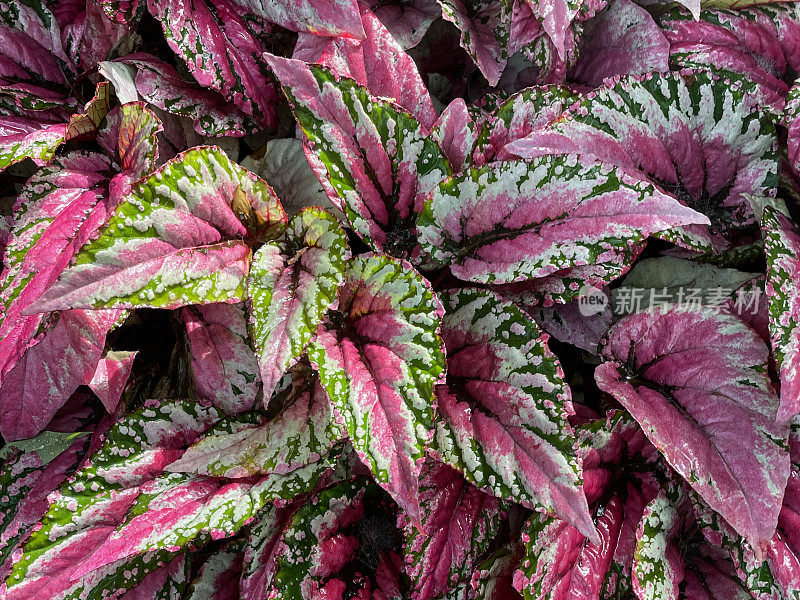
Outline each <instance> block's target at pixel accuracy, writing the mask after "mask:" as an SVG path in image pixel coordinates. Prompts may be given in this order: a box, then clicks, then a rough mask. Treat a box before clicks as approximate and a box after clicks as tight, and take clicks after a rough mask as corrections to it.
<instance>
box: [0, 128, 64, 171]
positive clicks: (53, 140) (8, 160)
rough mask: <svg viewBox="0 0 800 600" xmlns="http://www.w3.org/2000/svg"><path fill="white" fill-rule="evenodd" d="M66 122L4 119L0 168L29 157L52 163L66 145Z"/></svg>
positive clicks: (0, 131)
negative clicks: (56, 154) (58, 151)
mask: <svg viewBox="0 0 800 600" xmlns="http://www.w3.org/2000/svg"><path fill="white" fill-rule="evenodd" d="M66 134H67V124H66V123H55V124H51V123H47V122H46V121H45V122H36V121H32V120H31V119H29V118H27V117H13V116H12V117H0V169H5V168H6V167H9V166H11V165H13V164H16V163H18V162H20V161H22V160H25V159H26V158H30V159H33V161H34V162H35V163H36V164H37V165H44V164H47V163H49V162H50V161H51V160H52V159H53V156H54V155H55V153H56V150H58V148H59V146H61V144H63V143H64V138H65V137H66Z"/></svg>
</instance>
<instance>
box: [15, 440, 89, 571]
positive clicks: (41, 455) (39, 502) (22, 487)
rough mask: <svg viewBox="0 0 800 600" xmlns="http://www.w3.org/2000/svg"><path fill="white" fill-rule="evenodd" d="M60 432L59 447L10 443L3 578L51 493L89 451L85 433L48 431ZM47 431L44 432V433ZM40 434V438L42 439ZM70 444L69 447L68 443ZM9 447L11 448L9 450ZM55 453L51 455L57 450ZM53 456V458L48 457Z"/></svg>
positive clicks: (41, 513)
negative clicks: (18, 445)
mask: <svg viewBox="0 0 800 600" xmlns="http://www.w3.org/2000/svg"><path fill="white" fill-rule="evenodd" d="M45 433H46V434H49V435H47V436H46V437H48V438H51V439H52V437H53V436H54V435H55V436H58V438H59V442H58V446H59V447H58V448H56V449H55V450H54V449H53V444H52V443H50V444H47V445H46V446H45V447H44V448H38V449H33V450H29V451H27V450H24V449H20V448H14V447H13V446H11V445H6V447H5V448H4V449H3V450H4V452H3V454H4V456H2V459H0V460H2V463H1V464H0V515H1V516H0V578H2V579H5V577H6V575H7V574H8V570H9V569H10V568H11V562H10V560H8V559H9V557H10V556H11V555H12V553H13V552H14V551H15V550H16V549H17V548H18V546H19V543H20V541H21V540H23V539H24V538H25V536H26V535H27V534H28V532H29V531H30V529H31V527H33V526H34V525H36V523H37V521H39V519H41V518H42V516H43V515H44V514H45V512H46V511H47V505H48V502H47V497H48V495H49V494H50V493H52V492H53V491H55V489H56V488H58V486H60V485H61V483H62V482H63V481H64V480H65V479H66V478H67V477H68V476H69V475H71V474H72V472H73V471H74V470H75V469H76V468H77V466H78V464H79V463H80V461H81V460H82V459H83V457H84V455H85V454H86V450H87V449H88V446H89V438H88V437H85V436H84V434H74V433H67V434H58V433H57V432H45ZM43 435H44V434H42V436H43ZM42 436H39V437H38V438H37V440H39V441H40V443H39V444H37V445H41V438H42ZM64 444H66V447H64ZM6 450H7V452H6ZM56 451H57V453H56V455H55V456H50V455H49V454H50V453H52V452H56ZM48 459H49V460H48Z"/></svg>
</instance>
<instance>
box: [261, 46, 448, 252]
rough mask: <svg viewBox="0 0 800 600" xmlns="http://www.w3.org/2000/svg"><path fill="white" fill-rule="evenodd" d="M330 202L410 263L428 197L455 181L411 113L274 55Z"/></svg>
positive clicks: (369, 237) (379, 246)
mask: <svg viewBox="0 0 800 600" xmlns="http://www.w3.org/2000/svg"><path fill="white" fill-rule="evenodd" d="M267 60H268V61H269V63H270V66H271V67H272V69H273V70H274V71H275V74H276V75H277V77H278V79H279V80H280V82H281V85H283V90H284V92H285V93H286V95H287V97H288V98H289V102H290V104H291V105H292V108H293V110H294V114H295V117H296V118H297V120H298V122H299V123H300V126H301V127H302V129H303V132H304V134H305V137H306V155H307V156H308V157H309V162H310V163H311V167H312V169H314V172H315V174H316V175H317V177H318V178H319V180H320V182H321V183H322V186H323V188H324V189H325V191H326V193H327V194H328V196H329V198H330V199H331V202H332V203H333V204H334V206H336V207H337V208H339V209H340V210H342V212H344V213H345V215H347V218H348V220H349V221H350V223H351V225H352V226H353V229H354V230H355V231H356V232H357V233H358V234H359V235H360V236H361V237H362V238H364V239H365V240H366V241H367V242H368V243H369V244H370V245H371V246H372V247H373V249H375V250H376V251H379V252H381V251H382V252H387V253H389V254H392V255H397V256H401V257H408V256H409V254H410V253H411V251H412V250H413V249H414V248H415V246H416V233H415V221H416V216H417V213H418V212H419V211H420V210H421V209H422V204H423V200H424V198H425V195H426V194H427V193H428V192H429V191H430V190H431V189H433V188H434V186H435V185H436V184H438V183H439V182H440V181H441V180H442V179H444V178H445V177H447V176H448V175H449V174H450V166H449V165H448V163H447V159H446V158H445V156H444V154H443V153H442V151H441V149H440V148H439V146H438V145H437V144H436V142H435V141H434V140H433V138H431V137H429V136H428V135H426V133H425V132H424V130H423V128H422V125H420V123H419V122H418V121H417V120H416V119H414V117H412V116H411V115H410V114H408V113H406V112H405V111H404V110H402V109H401V108H399V107H398V106H396V105H394V104H392V103H390V102H389V101H386V100H381V99H378V98H375V97H373V96H371V95H370V93H369V91H368V90H367V89H366V88H364V87H363V86H360V85H358V84H357V83H356V82H355V81H353V80H352V79H348V78H337V77H336V76H335V75H334V74H333V73H332V72H331V71H330V70H328V69H326V68H323V67H316V66H311V65H306V64H305V63H303V62H301V61H299V60H294V59H286V58H280V57H277V56H268V57H267Z"/></svg>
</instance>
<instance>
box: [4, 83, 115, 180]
mask: <svg viewBox="0 0 800 600" xmlns="http://www.w3.org/2000/svg"><path fill="white" fill-rule="evenodd" d="M108 94H109V91H108V83H106V82H101V83H100V84H98V86H97V91H96V93H95V96H94V97H93V98H92V99H91V100H90V101H89V102H88V103H87V104H86V106H85V107H84V110H83V112H80V113H78V114H75V115H72V117H70V119H69V121H68V122H67V123H51V122H50V121H49V120H42V121H39V120H35V119H33V118H30V117H18V116H4V117H0V170H2V169H5V168H6V167H8V166H11V165H13V164H16V163H18V162H20V161H21V160H24V159H26V158H30V159H32V160H33V161H34V162H35V163H36V164H37V165H45V164H47V163H49V162H50V161H51V160H52V159H53V156H54V155H55V152H56V150H58V148H59V147H60V146H61V145H62V144H63V143H64V142H67V141H69V140H72V139H76V138H80V137H82V136H85V135H90V134H93V133H95V132H96V131H97V128H98V127H99V125H100V122H101V121H102V119H103V117H105V116H106V113H107V112H108Z"/></svg>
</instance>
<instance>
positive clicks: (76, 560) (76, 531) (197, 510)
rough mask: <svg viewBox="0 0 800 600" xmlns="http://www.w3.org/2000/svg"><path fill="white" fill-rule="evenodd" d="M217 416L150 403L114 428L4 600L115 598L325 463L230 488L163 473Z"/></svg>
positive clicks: (66, 492) (53, 509) (182, 405)
mask: <svg viewBox="0 0 800 600" xmlns="http://www.w3.org/2000/svg"><path fill="white" fill-rule="evenodd" d="M219 417H220V414H219V413H218V412H217V411H216V410H215V409H213V408H209V407H203V406H201V405H199V404H194V403H191V402H188V401H184V402H178V401H171V402H170V401H167V402H162V403H158V402H151V403H149V404H147V405H146V406H145V407H144V408H142V409H140V410H139V411H137V412H135V413H133V414H132V415H130V416H128V417H127V418H125V419H123V420H122V421H120V422H119V423H117V424H116V425H114V426H113V427H112V428H111V429H110V430H109V431H108V432H107V433H106V434H105V436H104V438H103V440H102V443H101V444H100V446H99V449H98V450H97V452H96V453H95V454H94V455H93V456H92V459H91V461H90V462H87V463H86V464H85V465H84V466H83V467H82V468H81V469H80V470H79V471H78V472H77V473H76V474H75V476H74V477H72V478H71V479H70V480H69V481H67V482H66V483H65V484H64V485H62V487H61V488H60V490H59V493H58V494H57V495H55V496H53V497H52V503H51V504H50V507H49V509H48V511H47V514H46V515H45V517H44V518H43V519H42V522H41V527H40V528H39V529H37V531H36V532H34V533H33V534H31V536H30V538H29V539H28V541H27V542H26V544H25V545H24V546H23V548H22V552H20V553H19V556H18V557H16V559H15V562H14V565H13V567H12V569H11V573H10V574H9V576H8V578H7V580H6V582H5V584H4V586H3V588H2V589H0V593H3V594H4V597H5V598H7V599H8V600H21V599H23V598H30V597H31V595H32V594H34V595H43V596H46V597H48V598H53V599H54V600H66V599H70V600H77V599H80V600H96V599H100V598H104V597H106V596H107V594H108V592H109V591H111V592H113V593H115V594H116V593H120V592H121V591H123V590H126V589H129V588H131V587H133V586H134V585H136V584H137V583H139V582H141V581H142V580H143V579H144V578H145V576H146V575H147V574H148V573H149V572H151V571H153V570H155V569H157V568H158V567H159V566H161V565H163V564H164V563H165V562H166V561H167V560H170V559H171V558H172V557H173V556H175V555H177V554H178V553H179V552H181V551H182V550H183V549H186V548H189V547H191V546H192V545H195V544H197V545H199V544H201V543H204V542H206V541H209V540H211V539H215V538H216V539H219V538H223V537H228V536H231V535H233V534H235V533H236V532H237V531H238V530H239V529H240V528H241V527H242V526H243V525H244V524H245V523H246V522H248V521H249V520H250V519H252V518H253V517H254V516H255V515H256V513H257V512H258V511H259V510H260V509H261V507H262V506H264V505H265V504H266V503H267V502H268V501H269V500H272V499H274V498H278V497H282V496H285V495H287V494H288V495H294V494H297V493H301V492H303V491H306V487H307V490H311V489H312V488H313V486H314V485H315V483H316V481H317V479H318V478H319V476H320V475H321V474H322V472H323V471H324V470H325V469H326V468H327V466H328V465H329V464H330V463H328V462H326V461H325V460H323V461H320V462H319V463H316V464H314V465H309V466H308V467H305V468H301V469H299V470H297V471H294V472H292V473H291V474H288V475H274V476H270V477H264V478H255V479H253V478H251V479H245V480H239V481H237V482H233V483H229V482H226V481H225V480H218V479H213V478H208V477H203V476H194V475H186V474H182V473H171V474H162V471H163V469H164V467H165V466H166V465H168V464H169V463H171V462H173V461H174V460H175V459H177V458H179V457H180V456H181V455H182V454H183V451H184V450H183V449H184V448H185V447H186V446H187V445H188V444H191V442H192V441H193V440H194V439H195V438H196V437H197V435H198V434H199V433H200V432H201V431H202V430H204V429H206V428H207V427H208V426H209V425H211V424H212V423H213V422H214V421H216V420H217V419H218V418H219ZM65 557H73V558H72V559H71V560H67V561H65V560H64V558H65Z"/></svg>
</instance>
